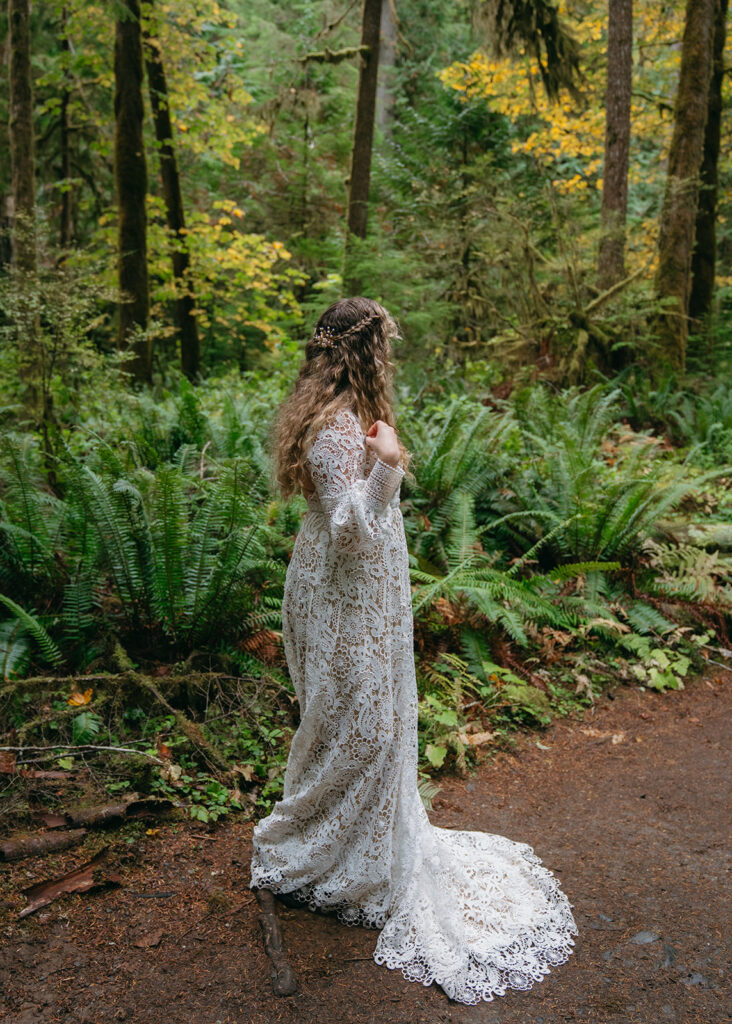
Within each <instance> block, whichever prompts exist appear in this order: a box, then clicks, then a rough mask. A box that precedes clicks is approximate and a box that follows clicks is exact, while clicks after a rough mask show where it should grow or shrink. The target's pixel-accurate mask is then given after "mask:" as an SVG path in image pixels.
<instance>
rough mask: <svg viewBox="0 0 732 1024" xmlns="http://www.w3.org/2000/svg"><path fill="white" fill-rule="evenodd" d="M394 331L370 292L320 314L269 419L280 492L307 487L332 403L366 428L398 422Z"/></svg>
mask: <svg viewBox="0 0 732 1024" xmlns="http://www.w3.org/2000/svg"><path fill="white" fill-rule="evenodd" d="M398 337H399V328H398V327H397V324H396V322H395V320H394V319H393V318H392V316H391V315H390V314H389V313H388V311H387V310H386V309H384V307H383V306H381V305H380V304H379V303H378V302H375V301H374V300H373V299H366V298H363V296H358V297H356V298H352V299H340V300H339V301H338V302H334V303H333V305H332V306H329V307H328V309H326V311H325V312H324V313H323V314H322V316H321V317H320V319H319V320H318V322H317V323H316V325H315V327H314V329H313V333H312V335H311V337H310V339H309V341H308V342H307V344H306V346H305V362H304V363H303V364H302V366H301V367H300V373H299V375H298V378H297V380H296V381H295V386H294V389H293V391H292V393H291V394H290V395H289V396H288V398H286V399H285V401H284V402H282V404H281V405H280V407H279V409H278V410H277V413H276V414H275V417H274V419H273V421H272V425H271V427H270V434H269V448H270V456H271V462H272V467H273V485H274V486H275V488H277V489H278V490H279V491H280V493H281V495H282V497H283V498H284V499H285V500H287V499H288V498H290V497H291V496H292V495H293V494H297V493H302V492H304V491H306V490H309V489H310V487H309V484H310V480H309V477H308V472H307V469H306V467H305V457H306V455H307V452H308V449H309V447H310V445H311V444H312V441H313V440H314V439H315V435H316V434H317V433H318V431H319V430H320V428H321V427H322V426H323V425H324V424H325V422H326V421H327V420H328V419H330V417H331V416H332V415H333V414H334V413H335V412H337V411H338V410H340V409H343V408H346V409H351V410H352V411H353V412H355V413H356V415H357V416H358V418H359V421H360V423H361V429H362V430H363V431H364V433H365V432H366V431H367V430H368V429H369V427H370V426H371V424H372V423H373V422H374V421H375V420H383V421H384V422H385V423H388V424H389V425H390V426H392V427H395V428H396V424H395V422H394V413H393V410H392V402H393V378H394V372H395V369H396V367H395V365H394V363H392V361H391V355H392V349H391V342H392V339H395V338H398ZM398 443H399V449H400V453H401V454H400V459H399V464H400V465H401V466H402V468H403V469H404V470H405V472H406V471H407V468H408V465H409V462H410V459H411V453H410V452H409V451H408V450H407V449H406V448H405V447H404V445H403V444H402V442H401V441H399V442H398ZM409 475H410V476H411V475H412V474H411V473H410V474H409Z"/></svg>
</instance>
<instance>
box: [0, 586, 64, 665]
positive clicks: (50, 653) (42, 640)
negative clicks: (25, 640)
mask: <svg viewBox="0 0 732 1024" xmlns="http://www.w3.org/2000/svg"><path fill="white" fill-rule="evenodd" d="M0 601H1V602H2V603H3V604H4V605H5V607H6V608H8V609H9V610H10V611H11V612H12V613H13V615H15V617H16V618H17V619H18V621H19V622H20V623H21V625H22V626H23V628H24V629H25V630H26V632H28V633H30V635H31V636H32V637H33V639H34V640H35V641H36V643H37V644H38V646H39V648H40V650H41V654H42V656H43V658H44V660H45V661H48V662H50V664H52V665H60V664H61V663H62V662H63V660H64V656H63V654H62V653H61V651H60V650H59V649H58V647H57V646H56V644H55V643H54V642H53V640H52V639H51V637H50V636H49V635H48V633H47V632H46V629H45V627H44V626H43V625H42V623H41V622H40V621H39V620H38V619H37V618H36V617H35V615H34V613H33V612H27V611H26V610H25V609H24V608H21V606H20V605H19V604H16V603H15V601H13V600H12V598H10V597H8V596H7V595H6V594H0Z"/></svg>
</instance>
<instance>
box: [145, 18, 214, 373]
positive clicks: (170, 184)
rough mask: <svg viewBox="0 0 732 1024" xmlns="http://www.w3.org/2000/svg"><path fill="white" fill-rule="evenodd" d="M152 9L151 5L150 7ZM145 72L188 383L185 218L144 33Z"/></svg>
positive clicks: (162, 92) (190, 321)
mask: <svg viewBox="0 0 732 1024" xmlns="http://www.w3.org/2000/svg"><path fill="white" fill-rule="evenodd" d="M151 6H152V5H151ZM144 39H145V69H146V71H147V83H148V89H149V92H150V106H151V108H152V112H153V120H154V123H155V137H156V138H157V140H158V146H159V152H160V179H161V182H162V186H163V198H164V200H165V216H166V219H167V222H168V229H169V230H170V233H171V236H172V243H173V244H172V251H171V256H172V260H173V276H174V277H175V283H176V292H177V298H176V302H175V309H176V319H177V321H178V331H179V334H180V356H181V367H182V369H183V373H185V375H186V377H188V378H189V379H190V380H193V379H194V378H195V377H196V375H197V374H198V370H199V360H200V348H199V342H198V326H197V324H196V318H195V316H194V314H193V309H194V307H195V300H194V297H193V294H192V292H191V285H190V281H189V276H188V275H189V269H190V253H189V250H188V241H187V239H186V236H185V229H186V223H185V215H184V212H183V197H182V195H181V188H180V176H179V174H178V163H177V161H176V158H175V150H174V149H173V128H172V125H171V121H170V104H169V101H168V85H167V82H166V79H165V67H164V65H163V59H162V53H161V49H160V41H159V39H158V38H157V36H153V35H151V34H150V32H149V31H148V30H145V32H144Z"/></svg>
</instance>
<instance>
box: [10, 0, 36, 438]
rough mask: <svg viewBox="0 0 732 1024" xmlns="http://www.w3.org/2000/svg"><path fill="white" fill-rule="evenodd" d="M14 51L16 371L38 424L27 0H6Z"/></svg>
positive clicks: (12, 146)
mask: <svg viewBox="0 0 732 1024" xmlns="http://www.w3.org/2000/svg"><path fill="white" fill-rule="evenodd" d="M8 35H9V39H8V43H9V57H10V82H9V115H10V116H9V124H8V128H9V136H10V165H11V176H12V191H11V196H12V198H11V203H10V217H9V218H8V219H9V221H10V229H11V270H12V273H13V275H14V277H15V279H16V284H17V287H18V307H17V312H18V322H17V324H16V330H17V334H16V336H17V344H18V374H19V377H20V383H21V387H22V389H23V399H24V402H25V404H26V407H27V410H28V412H29V413H30V414H31V416H32V418H33V420H34V421H35V422H36V424H37V425H39V426H40V425H42V423H43V405H44V402H43V394H44V391H45V389H44V387H43V353H42V350H41V346H40V327H39V323H38V315H37V311H36V304H35V301H34V298H33V296H34V293H35V290H36V284H35V280H36V271H37V257H36V202H35V191H36V184H35V142H34V138H33V90H32V81H31V55H30V12H29V4H28V0H8Z"/></svg>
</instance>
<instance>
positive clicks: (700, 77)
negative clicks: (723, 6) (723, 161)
mask: <svg viewBox="0 0 732 1024" xmlns="http://www.w3.org/2000/svg"><path fill="white" fill-rule="evenodd" d="M717 3H718V0H687V4H686V21H685V25H684V38H683V42H682V46H681V70H680V73H679V84H678V89H677V93H676V104H675V108H674V131H673V136H672V138H671V147H670V150H669V157H668V171H667V176H666V191H665V194H664V200H663V208H662V210H661V227H660V235H659V243H658V270H657V273H656V294H657V296H658V298H659V299H661V300H664V301H665V303H666V308H665V309H664V310H663V311H662V312H660V313H659V314H658V315H657V317H656V318H655V328H656V334H657V336H658V339H659V342H660V345H661V350H662V353H663V355H664V357H665V361H666V362H667V363H668V364H669V365H670V366H671V367H673V368H674V369H675V370H678V371H681V372H683V370H684V369H685V365H686V342H687V338H688V334H689V323H688V314H689V295H690V291H691V260H692V251H693V247H694V231H695V225H696V211H697V202H698V195H699V171H700V168H701V162H702V153H703V149H704V132H705V127H706V122H707V111H708V102H709V82H710V78H711V71H712V43H713V39H714V24H715V15H716V11H717Z"/></svg>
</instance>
